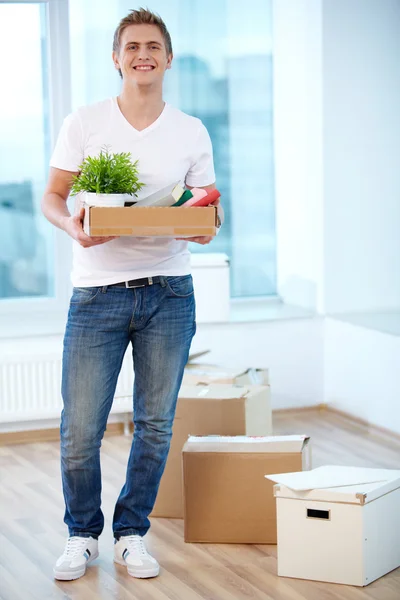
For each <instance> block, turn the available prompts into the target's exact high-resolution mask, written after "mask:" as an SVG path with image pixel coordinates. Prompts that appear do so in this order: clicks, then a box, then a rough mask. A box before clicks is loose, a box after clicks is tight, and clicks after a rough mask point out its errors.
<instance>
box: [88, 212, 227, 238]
mask: <svg viewBox="0 0 400 600" xmlns="http://www.w3.org/2000/svg"><path fill="white" fill-rule="evenodd" d="M84 208H85V218H84V224H83V229H84V232H85V233H86V234H87V235H93V236H103V235H104V236H107V235H117V236H124V235H132V236H133V235H134V236H143V237H148V236H151V237H152V236H162V237H191V236H198V235H211V236H215V235H217V233H218V229H219V227H220V225H221V218H220V215H219V211H218V207H216V206H203V207H193V208H182V207H175V208H172V207H165V206H163V207H152V206H145V207H124V206H115V207H114V206H112V207H111V206H88V205H87V204H84Z"/></svg>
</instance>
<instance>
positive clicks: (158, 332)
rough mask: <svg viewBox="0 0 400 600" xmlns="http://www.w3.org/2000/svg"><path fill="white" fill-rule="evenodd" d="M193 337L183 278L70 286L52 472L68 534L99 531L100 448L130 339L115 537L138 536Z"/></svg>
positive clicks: (189, 294) (189, 287)
mask: <svg viewBox="0 0 400 600" xmlns="http://www.w3.org/2000/svg"><path fill="white" fill-rule="evenodd" d="M195 330H196V322H195V300H194V291H193V282H192V277H191V275H184V276H180V277H162V278H161V282H160V283H157V284H154V285H150V286H146V287H141V288H135V289H128V288H125V287H112V286H103V287H88V288H74V291H73V295H72V298H71V303H70V309H69V314H68V322H67V327H66V332H65V338H64V353H63V375H62V396H63V402H64V408H63V411H62V415H61V428H60V432H61V474H62V484H63V492H64V499H65V506H66V510H65V517H64V522H65V523H66V525H67V526H68V530H69V535H71V536H81V537H89V536H92V537H94V538H97V537H98V536H99V535H100V534H101V532H102V530H103V527H104V516H103V513H102V511H101V508H100V504H101V474H100V446H101V440H102V438H103V434H104V431H105V429H106V424H107V418H108V415H109V412H110V409H111V405H112V402H113V398H114V392H115V387H116V384H117V378H118V374H119V372H120V369H121V365H122V360H123V357H124V354H125V351H126V348H127V346H128V344H129V342H131V343H132V355H133V364H134V372H135V381H134V388H133V414H134V418H133V422H134V434H133V440H132V447H131V450H130V456H129V460H128V467H127V474H126V481H125V484H124V486H123V488H122V490H121V493H120V495H119V498H118V500H117V503H116V506H115V511H114V517H113V531H114V536H115V537H116V538H117V539H119V537H120V536H121V535H132V534H137V535H141V536H143V535H145V533H146V532H147V531H148V529H149V527H150V521H149V519H148V516H149V514H150V513H151V511H152V509H153V506H154V502H155V499H156V496H157V491H158V487H159V483H160V479H161V476H162V474H163V471H164V467H165V463H166V460H167V456H168V451H169V446H170V440H171V435H172V424H173V420H174V416H175V407H176V401H177V397H178V392H179V388H180V386H181V382H182V377H183V370H184V367H185V364H186V362H187V359H188V355H189V348H190V344H191V341H192V338H193V335H194V333H195Z"/></svg>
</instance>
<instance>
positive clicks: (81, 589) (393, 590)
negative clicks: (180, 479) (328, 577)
mask: <svg viewBox="0 0 400 600" xmlns="http://www.w3.org/2000/svg"><path fill="white" fill-rule="evenodd" d="M274 430H275V433H276V434H280V433H307V434H308V435H310V436H311V439H312V444H313V466H314V467H316V466H319V465H322V464H343V465H353V466H357V465H360V466H380V467H385V468H400V442H399V441H396V440H391V439H390V438H388V437H384V436H382V437H373V436H372V435H371V434H369V433H368V431H366V430H365V428H363V427H362V426H358V425H356V424H354V423H352V422H350V421H348V420H347V419H345V418H343V417H341V416H338V415H336V414H334V413H331V412H328V411H309V412H308V411H304V412H298V413H280V414H278V415H275V417H274ZM129 446H130V440H129V438H127V437H124V436H122V435H118V436H113V437H108V438H105V439H104V442H103V447H102V468H103V509H104V512H105V514H106V527H105V531H104V533H103V535H102V536H101V538H100V542H99V545H100V557H99V558H98V559H97V560H96V561H94V563H93V566H90V567H89V568H88V570H87V573H86V575H85V576H84V577H83V578H81V579H79V580H76V581H73V582H65V583H62V582H56V581H54V580H53V577H52V567H53V563H54V562H55V560H56V559H57V557H58V555H59V554H60V553H61V552H62V550H63V547H64V543H65V539H66V528H65V525H64V524H63V499H62V493H61V480H60V473H59V449H58V442H50V443H49V442H41V443H34V444H20V445H10V446H3V447H0V468H1V485H0V553H1V557H0V598H1V600H31V599H32V600H46V599H50V598H51V599H60V600H69V599H71V600H92V599H104V600H110V599H117V600H128V599H129V600H131V599H132V600H133V599H137V600H199V599H207V600H244V599H246V600H371V599H375V600H400V569H397V570H396V571H393V572H392V573H389V574H388V575H386V576H385V577H383V578H381V579H380V580H378V581H376V582H374V583H372V584H371V585H369V586H367V587H366V588H355V587H349V586H342V585H333V584H324V583H318V582H313V581H303V580H297V579H288V578H279V577H278V576H277V575H276V546H262V545H260V546H247V545H218V544H216V545H209V544H204V545H203V544H185V543H184V542H183V535H182V534H183V523H182V522H181V521H179V520H172V519H153V521H152V528H151V531H150V533H149V534H148V536H147V544H148V547H149V549H150V550H151V552H152V553H153V554H154V555H155V556H156V557H157V559H158V560H159V562H160V563H161V567H162V571H161V574H160V576H159V577H158V578H156V579H152V580H138V579H134V578H132V577H130V576H129V575H127V573H126V570H125V568H124V567H121V566H118V565H115V564H114V563H113V562H112V550H113V548H112V547H113V539H112V534H111V524H110V517H111V515H112V511H113V506H114V503H115V500H116V498H117V495H118V493H119V490H120V487H121V486H122V483H123V479H124V474H125V468H126V461H127V457H128V452H129Z"/></svg>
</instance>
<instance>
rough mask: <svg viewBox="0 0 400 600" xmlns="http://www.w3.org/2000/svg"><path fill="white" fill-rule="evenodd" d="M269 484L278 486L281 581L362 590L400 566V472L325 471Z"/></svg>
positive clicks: (293, 475) (285, 476) (288, 476)
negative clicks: (307, 581)
mask: <svg viewBox="0 0 400 600" xmlns="http://www.w3.org/2000/svg"><path fill="white" fill-rule="evenodd" d="M266 478H267V479H271V480H272V481H274V482H275V483H277V485H275V486H274V493H275V496H276V508H277V528H278V575H280V576H284V577H296V578H298V579H313V580H316V581H326V582H331V583H342V584H348V585H357V586H364V585H368V584H369V583H371V582H372V581H375V580H376V579H378V578H379V577H382V576H383V575H385V574H386V573H388V572H389V571H392V570H393V569H396V568H397V567H399V566H400V471H397V470H396V471H395V470H388V469H365V468H357V467H333V466H326V467H320V468H318V469H314V470H312V471H308V472H307V471H306V472H299V473H283V474H280V475H266ZM399 592H400V591H399Z"/></svg>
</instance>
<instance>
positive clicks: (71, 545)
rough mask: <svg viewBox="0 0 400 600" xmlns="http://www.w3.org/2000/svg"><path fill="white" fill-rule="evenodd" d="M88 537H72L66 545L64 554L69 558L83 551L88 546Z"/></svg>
mask: <svg viewBox="0 0 400 600" xmlns="http://www.w3.org/2000/svg"><path fill="white" fill-rule="evenodd" d="M86 544H87V539H86V538H84V537H78V536H74V537H70V538H68V540H67V545H66V546H65V550H64V556H65V557H67V558H75V557H76V556H78V555H79V554H80V553H81V552H82V548H83V547H84V546H86Z"/></svg>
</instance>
